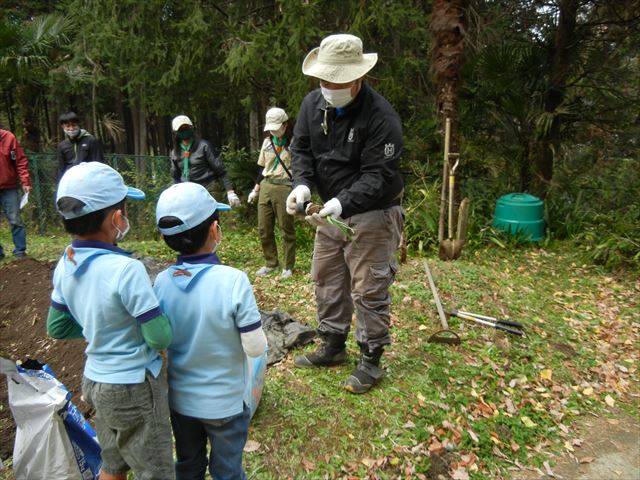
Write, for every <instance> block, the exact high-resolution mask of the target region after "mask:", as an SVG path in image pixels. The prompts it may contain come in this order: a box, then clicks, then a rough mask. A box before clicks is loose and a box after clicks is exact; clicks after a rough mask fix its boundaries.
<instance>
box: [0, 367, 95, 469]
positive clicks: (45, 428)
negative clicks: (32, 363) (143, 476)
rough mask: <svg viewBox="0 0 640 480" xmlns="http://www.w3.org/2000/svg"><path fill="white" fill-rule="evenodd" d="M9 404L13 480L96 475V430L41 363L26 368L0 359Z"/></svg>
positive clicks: (0, 370)
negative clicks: (36, 367) (12, 428)
mask: <svg viewBox="0 0 640 480" xmlns="http://www.w3.org/2000/svg"><path fill="white" fill-rule="evenodd" d="M0 373H3V374H5V375H6V376H7V386H8V391H9V406H10V408H11V413H12V414H13V418H14V420H15V422H16V441H15V445H14V448H13V470H14V473H15V476H16V480H31V479H35V478H65V479H69V480H76V479H77V480H92V479H97V478H98V472H99V469H100V463H101V462H100V455H99V453H100V447H99V446H98V443H97V439H96V436H95V432H93V429H91V427H90V426H89V424H88V423H86V421H85V420H84V418H83V417H82V415H81V414H80V412H79V411H78V409H77V408H76V407H75V406H74V405H73V404H72V403H71V401H70V397H71V394H70V393H69V392H68V391H67V389H66V388H65V386H64V385H63V384H62V383H60V382H59V381H58V380H57V379H56V378H55V376H53V372H51V371H50V370H49V369H48V367H47V366H46V365H44V366H43V369H41V370H30V369H25V368H22V367H20V366H19V365H16V364H15V363H13V362H12V361H10V360H7V359H5V358H0Z"/></svg>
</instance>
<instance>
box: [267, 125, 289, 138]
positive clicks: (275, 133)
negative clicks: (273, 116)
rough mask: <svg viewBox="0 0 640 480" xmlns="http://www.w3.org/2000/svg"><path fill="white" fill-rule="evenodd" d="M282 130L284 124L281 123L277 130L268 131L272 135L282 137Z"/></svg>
mask: <svg viewBox="0 0 640 480" xmlns="http://www.w3.org/2000/svg"><path fill="white" fill-rule="evenodd" d="M284 130H285V128H284V125H282V126H281V127H280V128H279V129H278V130H269V133H270V134H271V135H273V136H274V137H277V138H280V137H282V135H284Z"/></svg>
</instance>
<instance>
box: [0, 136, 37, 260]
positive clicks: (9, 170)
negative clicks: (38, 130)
mask: <svg viewBox="0 0 640 480" xmlns="http://www.w3.org/2000/svg"><path fill="white" fill-rule="evenodd" d="M18 181H19V183H20V184H21V185H22V190H23V191H24V193H29V192H30V191H31V180H30V179H29V166H28V165H27V156H26V155H25V154H24V151H23V150H22V147H21V146H20V145H19V144H18V140H16V136H15V135H14V134H13V133H11V132H9V131H8V130H2V129H0V206H2V211H3V212H4V214H5V216H6V217H7V220H9V225H11V237H12V239H13V244H14V246H15V248H14V249H13V256H14V257H18V258H20V257H24V256H26V255H27V231H26V229H25V228H24V223H22V220H21V219H20V200H19V198H20V197H19V196H18ZM0 258H4V250H3V248H2V245H0Z"/></svg>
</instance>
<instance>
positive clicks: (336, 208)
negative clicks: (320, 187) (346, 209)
mask: <svg viewBox="0 0 640 480" xmlns="http://www.w3.org/2000/svg"><path fill="white" fill-rule="evenodd" d="M341 214H342V204H341V203H340V200H338V199H337V198H335V197H334V198H332V199H331V200H329V201H328V202H327V203H325V204H324V207H322V210H320V212H319V213H318V215H320V216H321V217H328V216H329V215H331V216H332V217H335V218H340V215H341Z"/></svg>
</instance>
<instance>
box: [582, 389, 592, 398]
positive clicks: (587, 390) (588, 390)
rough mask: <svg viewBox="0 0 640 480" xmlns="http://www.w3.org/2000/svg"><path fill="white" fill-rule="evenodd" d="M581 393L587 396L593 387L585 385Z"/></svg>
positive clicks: (590, 393)
mask: <svg viewBox="0 0 640 480" xmlns="http://www.w3.org/2000/svg"><path fill="white" fill-rule="evenodd" d="M582 393H583V394H584V395H586V396H587V397H588V396H589V395H592V394H593V388H591V387H587V388H585V389H584V390H583V391H582Z"/></svg>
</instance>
